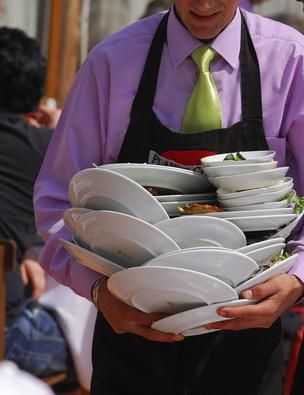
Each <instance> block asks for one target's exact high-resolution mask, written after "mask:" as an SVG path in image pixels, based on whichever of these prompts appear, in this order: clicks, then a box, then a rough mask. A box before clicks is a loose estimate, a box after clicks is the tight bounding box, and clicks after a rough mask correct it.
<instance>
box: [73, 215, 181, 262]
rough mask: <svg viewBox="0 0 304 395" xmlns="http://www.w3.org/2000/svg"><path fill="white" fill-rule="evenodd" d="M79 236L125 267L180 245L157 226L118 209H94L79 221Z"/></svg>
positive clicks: (93, 247)
mask: <svg viewBox="0 0 304 395" xmlns="http://www.w3.org/2000/svg"><path fill="white" fill-rule="evenodd" d="M75 232H76V236H77V240H79V241H81V243H84V245H88V246H89V248H90V250H91V251H93V252H94V253H96V254H97V255H102V256H104V257H106V258H107V259H110V260H112V261H114V262H117V263H118V264H120V265H121V266H123V267H133V266H138V265H141V264H143V263H144V262H146V261H148V260H149V259H152V258H154V257H156V256H158V255H161V254H164V253H166V252H171V251H176V250H179V247H178V245H177V244H176V243H175V242H174V241H173V240H172V239H171V238H170V237H169V236H168V235H166V234H165V233H163V232H162V231H161V230H159V229H157V228H156V227H155V226H153V225H151V224H149V223H147V222H145V221H142V220H140V219H138V218H135V217H132V216H130V215H127V214H123V213H117V212H115V211H105V210H100V211H92V212H90V213H88V214H84V215H83V216H81V217H80V218H79V220H78V222H77V225H76V230H75Z"/></svg>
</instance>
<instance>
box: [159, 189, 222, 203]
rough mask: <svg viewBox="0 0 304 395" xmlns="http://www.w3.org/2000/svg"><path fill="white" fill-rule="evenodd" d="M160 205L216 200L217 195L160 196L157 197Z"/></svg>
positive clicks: (211, 193)
mask: <svg viewBox="0 0 304 395" xmlns="http://www.w3.org/2000/svg"><path fill="white" fill-rule="evenodd" d="M155 199H157V200H158V201H159V202H160V203H164V202H166V203H169V202H180V201H185V200H215V199H216V193H215V192H210V193H192V194H188V193H185V194H181V195H159V196H155Z"/></svg>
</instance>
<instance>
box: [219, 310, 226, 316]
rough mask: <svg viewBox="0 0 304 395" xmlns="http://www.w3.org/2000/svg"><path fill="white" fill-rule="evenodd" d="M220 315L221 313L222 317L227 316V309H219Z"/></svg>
mask: <svg viewBox="0 0 304 395" xmlns="http://www.w3.org/2000/svg"><path fill="white" fill-rule="evenodd" d="M218 313H219V315H221V316H222V317H226V316H227V313H226V311H224V310H219V312H218Z"/></svg>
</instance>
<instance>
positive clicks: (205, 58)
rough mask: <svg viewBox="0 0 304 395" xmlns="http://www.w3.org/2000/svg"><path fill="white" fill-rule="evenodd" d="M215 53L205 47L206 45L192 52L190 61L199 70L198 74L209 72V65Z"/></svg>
mask: <svg viewBox="0 0 304 395" xmlns="http://www.w3.org/2000/svg"><path fill="white" fill-rule="evenodd" d="M216 55H217V52H216V51H215V50H214V49H212V48H210V47H207V46H206V45H202V46H201V47H199V48H197V49H196V50H195V51H193V52H192V55H191V57H192V59H193V61H194V62H195V64H196V65H197V67H198V68H199V71H200V73H206V72H209V67H210V63H211V62H212V60H213V59H214V58H215V57H216Z"/></svg>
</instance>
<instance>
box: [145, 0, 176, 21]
mask: <svg viewBox="0 0 304 395" xmlns="http://www.w3.org/2000/svg"><path fill="white" fill-rule="evenodd" d="M171 2H172V1H171V0H152V1H150V2H149V3H148V4H147V6H146V9H145V11H144V13H143V15H142V16H141V17H142V18H145V17H147V16H150V15H153V14H155V13H156V12H161V11H165V10H168V9H169V8H170V5H171Z"/></svg>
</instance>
